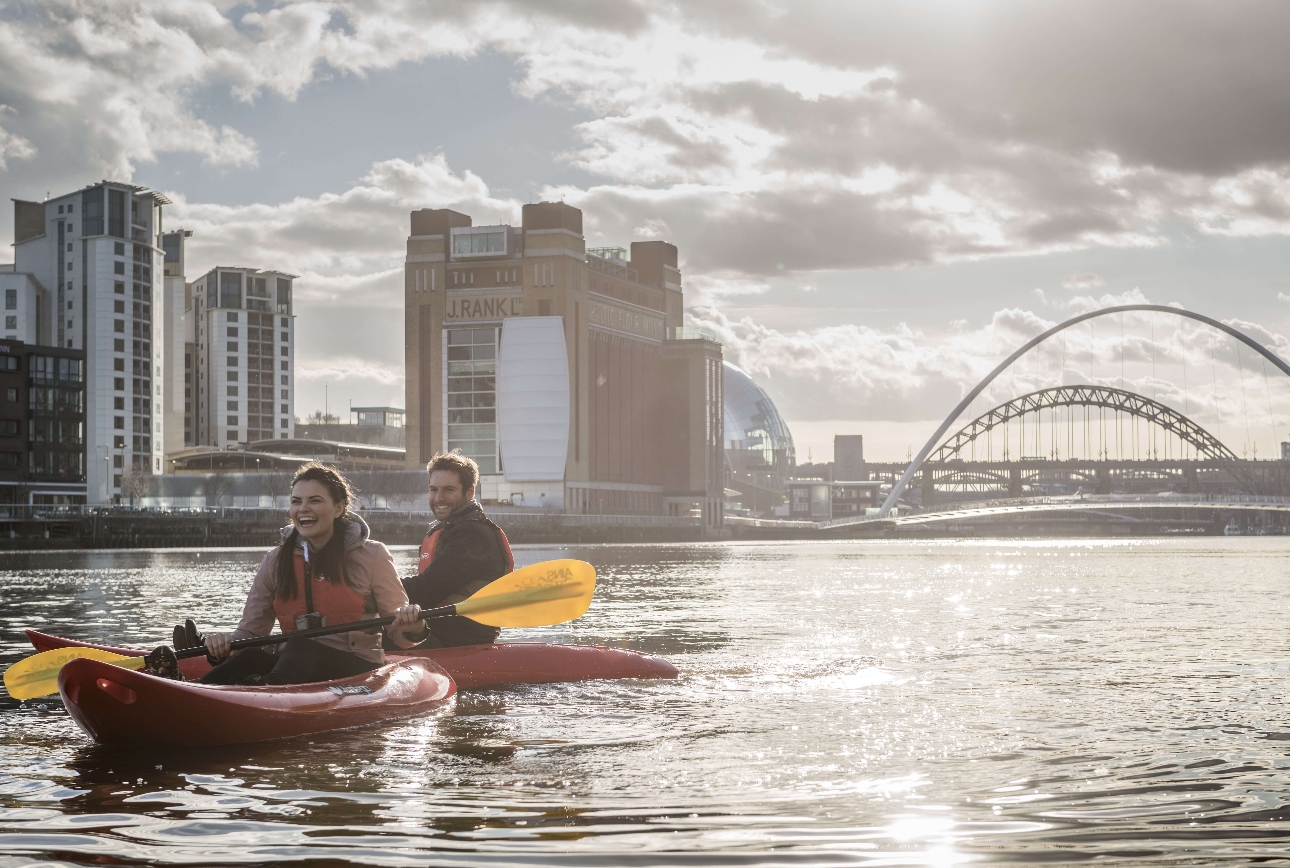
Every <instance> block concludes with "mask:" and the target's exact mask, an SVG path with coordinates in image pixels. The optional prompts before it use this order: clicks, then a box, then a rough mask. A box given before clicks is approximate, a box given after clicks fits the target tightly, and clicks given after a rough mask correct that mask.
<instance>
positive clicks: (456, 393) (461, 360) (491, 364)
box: [447, 328, 497, 473]
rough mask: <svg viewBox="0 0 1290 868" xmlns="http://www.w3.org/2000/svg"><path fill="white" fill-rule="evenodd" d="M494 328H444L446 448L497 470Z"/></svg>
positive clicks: (484, 469) (483, 469)
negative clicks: (446, 350)
mask: <svg viewBox="0 0 1290 868" xmlns="http://www.w3.org/2000/svg"><path fill="white" fill-rule="evenodd" d="M496 359H497V329H495V328H485V329H449V330H448V395H447V400H448V449H449V450H452V449H460V450H461V452H462V454H464V455H467V456H469V457H471V458H473V459H475V461H476V462H477V463H478V464H479V471H480V473H496V472H497V375H496V372H497V361H496Z"/></svg>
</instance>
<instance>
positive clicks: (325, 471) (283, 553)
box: [273, 461, 355, 600]
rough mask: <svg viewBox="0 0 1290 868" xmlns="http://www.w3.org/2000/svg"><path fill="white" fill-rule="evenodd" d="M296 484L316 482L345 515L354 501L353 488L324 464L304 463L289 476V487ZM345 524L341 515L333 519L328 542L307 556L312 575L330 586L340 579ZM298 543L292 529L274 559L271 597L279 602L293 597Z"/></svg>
mask: <svg viewBox="0 0 1290 868" xmlns="http://www.w3.org/2000/svg"><path fill="white" fill-rule="evenodd" d="M297 482H319V483H322V485H323V487H324V488H326V489H327V494H328V495H330V496H331V499H332V500H333V501H335V502H336V503H340V504H343V505H344V506H345V509H346V512H347V513H348V510H349V505H350V504H351V503H353V502H354V497H355V494H354V489H353V487H352V486H350V484H349V481H348V480H347V479H345V477H343V476H341V475H340V473H339V472H338V471H337V470H336V468H334V467H331V466H330V465H327V464H320V463H319V462H317V461H311V462H309V463H308V464H304V465H301V467H300V469H299V470H297V471H296V475H295V476H293V477H291V487H292V488H293V489H294V488H295V487H296V483H297ZM348 526H349V522H348V521H347V520H346V519H345V517H344V516H341V517H340V518H338V519H336V529H335V530H334V531H333V532H332V535H331V539H329V540H328V541H327V545H325V546H323V547H322V550H321V551H311V552H310V553H309V563H310V566H312V567H313V572H314V575H316V576H324V577H325V578H326V579H327V581H329V582H331V583H332V584H333V585H339V584H340V583H341V580H342V578H343V577H342V575H341V570H340V562H341V559H342V558H343V557H344V556H345V529H346V528H347V527H348ZM299 541H300V534H299V533H298V532H297V531H296V529H295V528H294V527H293V528H292V529H291V533H289V534H287V538H286V539H284V540H283V541H282V544H281V545H279V546H278V556H277V558H276V562H275V564H274V567H275V569H274V579H275V581H274V588H273V594H274V596H275V597H276V598H277V599H279V600H294V599H295V598H296V567H295V551H296V544H297V543H298V542H299Z"/></svg>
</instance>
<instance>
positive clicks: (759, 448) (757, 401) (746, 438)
mask: <svg viewBox="0 0 1290 868" xmlns="http://www.w3.org/2000/svg"><path fill="white" fill-rule="evenodd" d="M722 366H723V368H724V371H723V377H722V394H723V396H724V398H723V401H722V405H723V408H724V411H725V433H724V439H725V447H726V461H727V462H728V463H729V465H730V469H731V470H732V471H734V472H735V473H748V472H750V471H753V470H765V471H771V472H772V473H775V474H777V475H779V476H780V477H781V478H783V477H786V476H787V475H788V471H789V468H791V467H792V466H793V465H794V464H796V463H797V457H796V453H795V452H794V451H793V435H792V433H791V432H789V430H788V425H787V424H785V423H784V419H783V417H781V416H780V415H779V410H777V409H776V408H775V402H774V401H772V400H771V399H770V395H767V394H766V392H765V390H764V389H762V387H761V386H758V385H757V384H756V383H754V382H753V380H752V377H749V376H748V375H747V374H745V373H744V372H743V371H741V370H739V369H738V368H736V367H735V366H734V365H732V364H730V363H729V362H724V361H723V362H722Z"/></svg>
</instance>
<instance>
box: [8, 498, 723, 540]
mask: <svg viewBox="0 0 1290 868" xmlns="http://www.w3.org/2000/svg"><path fill="white" fill-rule="evenodd" d="M362 515H363V518H364V519H365V520H366V521H367V523H368V524H369V525H370V526H371V528H372V536H373V537H374V538H375V539H379V540H381V541H382V542H384V543H386V544H387V545H419V544H420V543H421V541H422V539H424V538H425V534H426V526H427V524H428V523H429V521H430V517H429V516H428V515H425V514H421V513H405V512H392V511H385V510H373V511H370V512H364V513H363V514H362ZM494 520H495V521H497V523H498V524H499V525H500V526H501V527H502V529H503V530H505V531H506V535H507V537H508V538H509V539H510V540H511V541H512V542H513V543H516V544H522V543H549V544H552V545H574V544H583V543H631V542H690V541H695V540H701V539H703V538H704V528H703V526H702V523H701V519H690V518H689V517H669V516H633V515H627V516H615V515H564V514H562V513H534V514H529V515H495V516H494ZM285 523H286V519H285V516H284V511H283V510H281V509H231V508H229V509H206V510H191V511H165V512H162V511H148V510H128V509H91V508H84V509H67V510H61V511H60V510H51V509H40V508H34V509H33V508H15V509H12V510H11V511H10V514H9V515H7V516H6V515H0V550H4V549H8V550H15V549H80V548H203V547H211V548H222V547H229V546H263V547H266V548H267V547H268V546H271V545H274V544H276V542H277V541H278V539H279V533H280V530H279V529H280V528H281V527H282V526H283V525H284V524H285Z"/></svg>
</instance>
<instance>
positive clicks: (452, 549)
mask: <svg viewBox="0 0 1290 868" xmlns="http://www.w3.org/2000/svg"><path fill="white" fill-rule="evenodd" d="M483 519H484V510H483V508H482V507H480V505H479V503H478V502H476V501H474V500H472V501H471V502H470V503H468V504H466V505H465V506H463V507H461V509H459V510H457V511H456V512H454V513H453V514H452V515H450V516H448V517H447V518H446V519H444V520H443V521H436V522H434V523H433V524H431V525H430V530H429V532H430V533H434V532H435V531H436V530H439V529H440V528H443V533H442V534H440V535H439V544H438V546H437V547H436V549H435V552H434V553H433V556H432V559H431V560H430V563H429V565H428V566H426V568H425V570H424V571H422V573H421V575H419V576H416V577H414V578H411V579H405V580H404V582H403V586H404V588H406V589H407V592H408V600H409V601H411V602H413V603H416V604H417V605H418V606H420V607H421V608H423V609H429V608H431V607H433V606H438V605H440V604H441V603H442V602H443V600H444V598H445V597H447V596H449V595H450V594H460V593H464V591H463V589H464V588H465V587H466V586H467V585H469V584H470V583H472V582H476V581H483V582H491V581H492V580H493V579H497V578H501V577H502V576H504V575H506V573H507V572H508V571H509V568H510V564H509V563H508V562H507V558H506V553H505V552H504V551H503V550H502V545H501V542H500V541H499V540H498V538H497V532H496V531H495V530H493V527H492V525H491V524H489V523H488V522H487V521H485V520H483ZM428 623H429V625H430V639H428V640H427V641H426V642H425V643H424V645H423V647H429V648H438V647H444V646H449V645H482V644H487V643H489V642H495V641H497V635H498V633H499V632H500V631H499V630H498V629H497V628H496V627H488V626H485V625H484V624H479V623H477V622H475V621H472V620H470V619H469V618H460V617H454V618H435V619H433V620H431V621H429V622H428Z"/></svg>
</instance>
